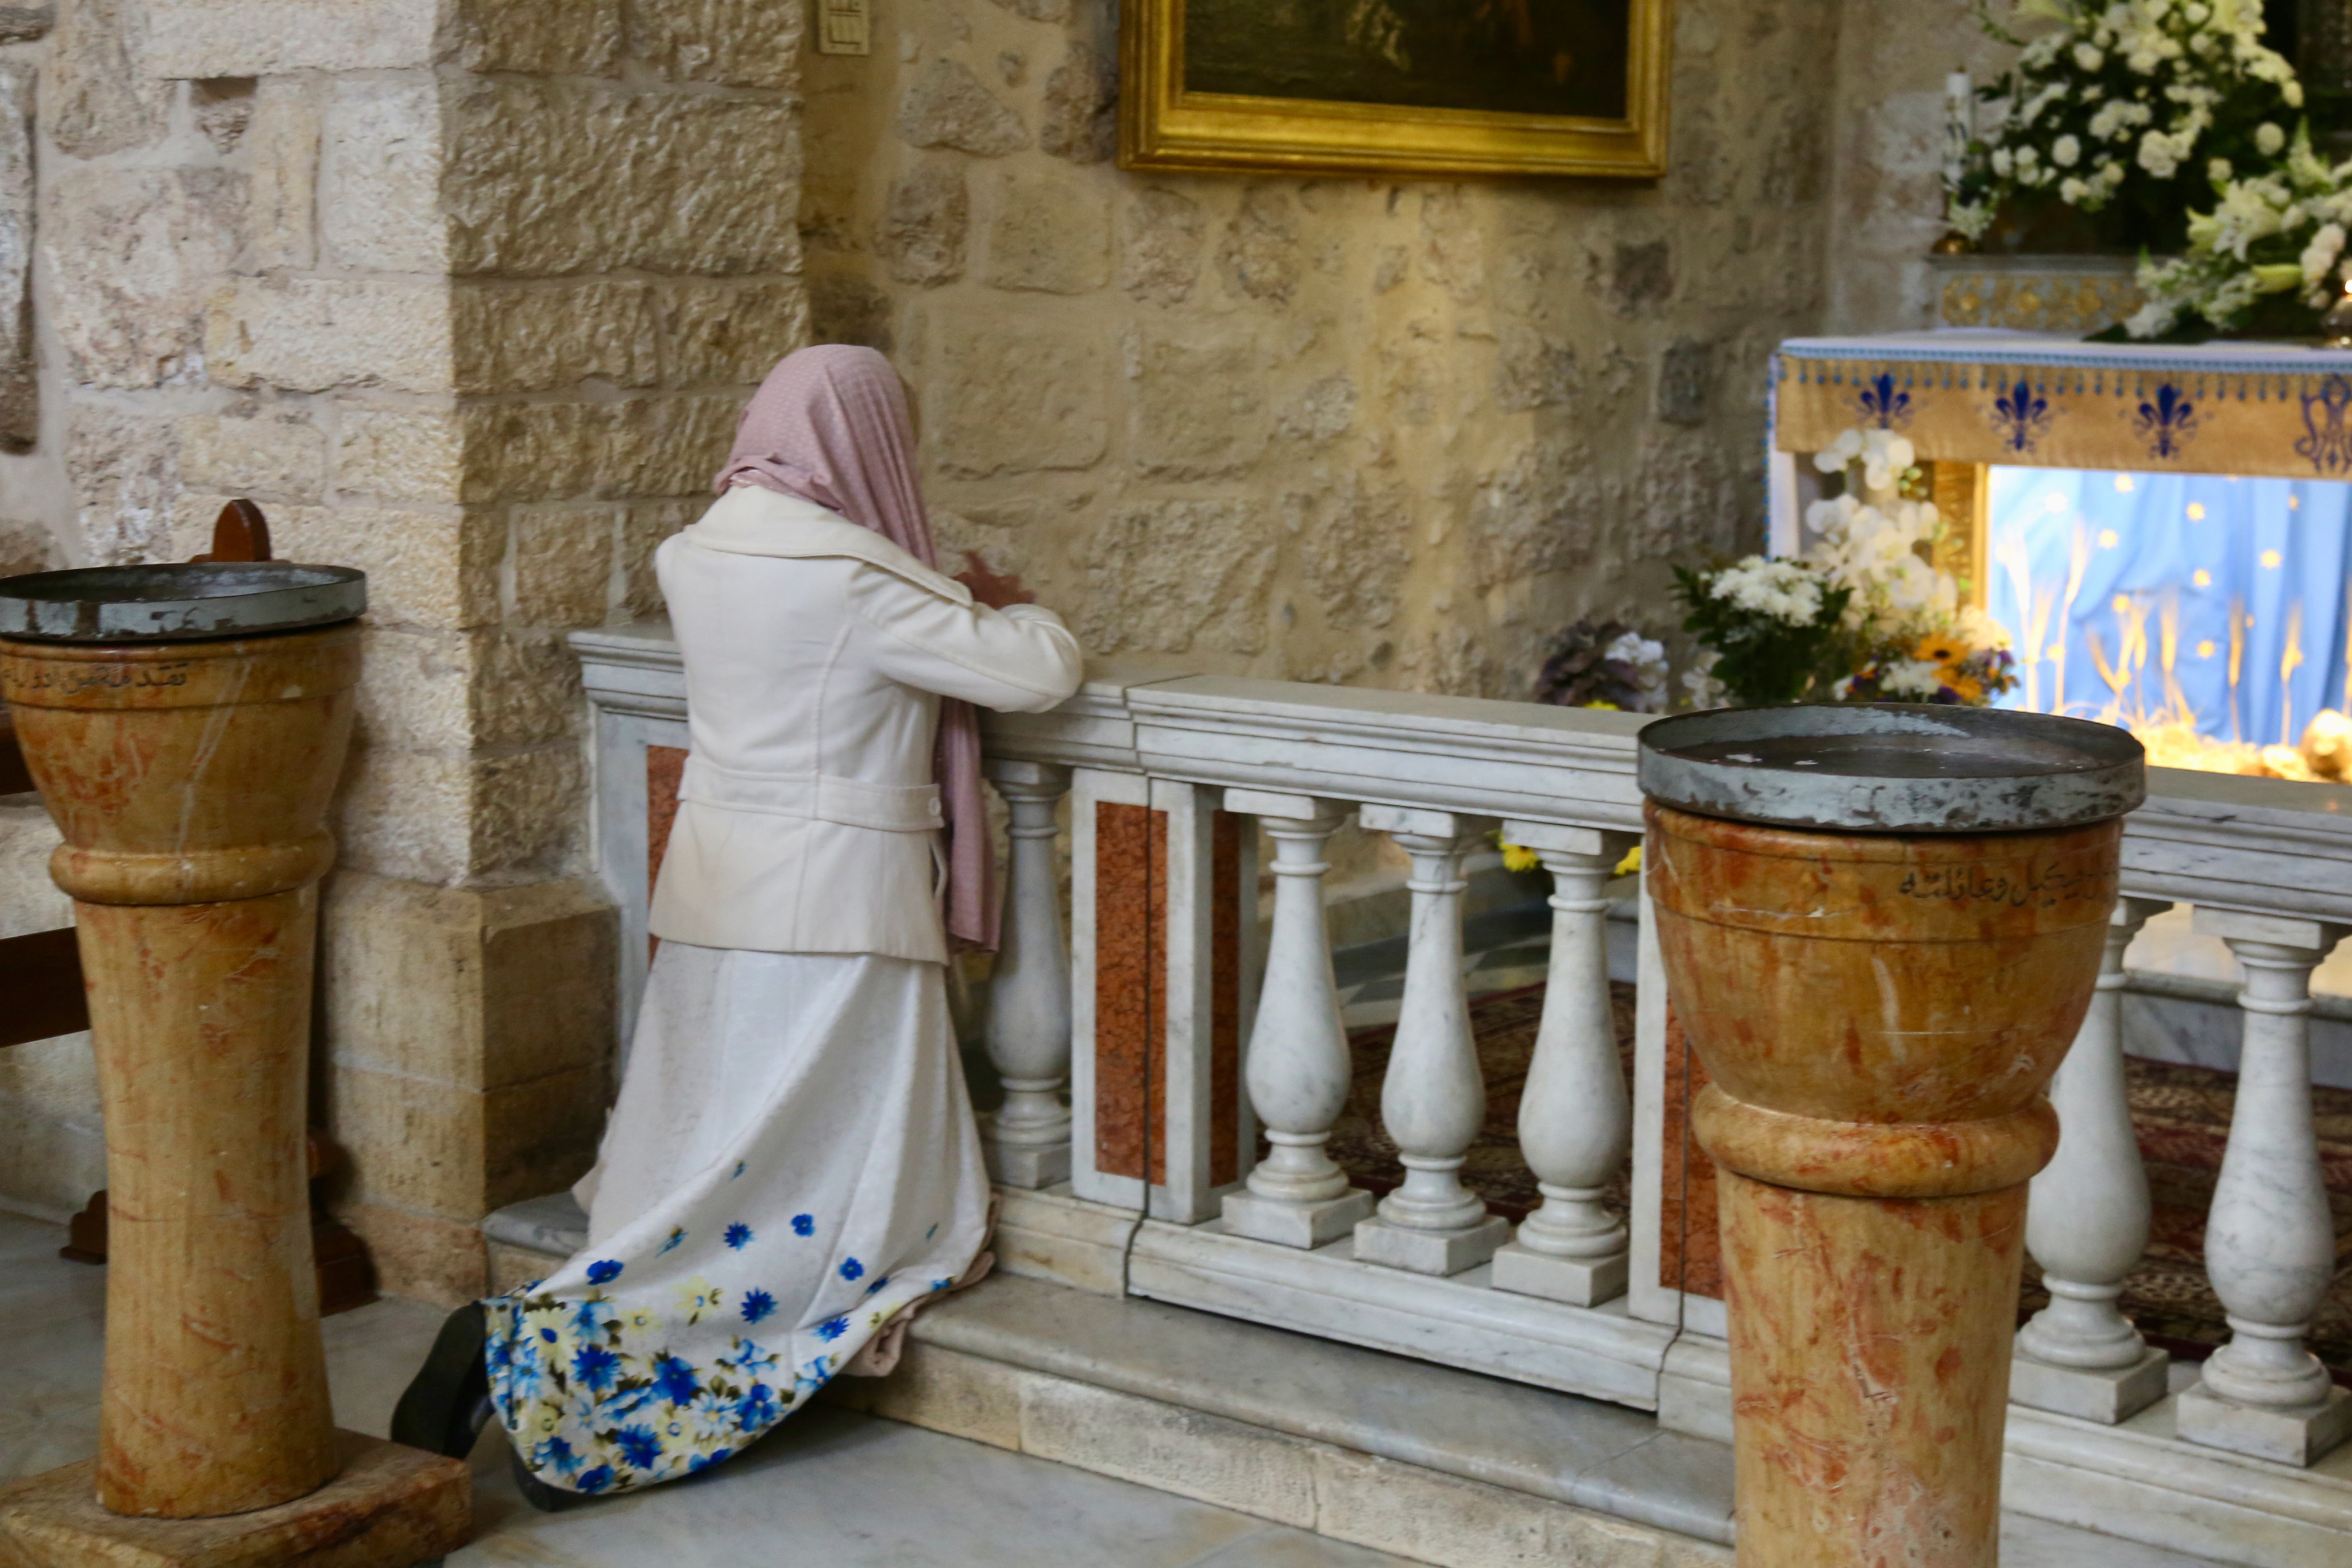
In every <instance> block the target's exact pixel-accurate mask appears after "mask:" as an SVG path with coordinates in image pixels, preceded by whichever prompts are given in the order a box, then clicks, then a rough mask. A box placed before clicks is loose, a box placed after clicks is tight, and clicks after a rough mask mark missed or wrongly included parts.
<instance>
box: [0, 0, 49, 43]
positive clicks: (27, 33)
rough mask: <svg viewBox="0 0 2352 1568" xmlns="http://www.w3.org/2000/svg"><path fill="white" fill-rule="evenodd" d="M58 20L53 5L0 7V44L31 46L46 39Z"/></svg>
mask: <svg viewBox="0 0 2352 1568" xmlns="http://www.w3.org/2000/svg"><path fill="white" fill-rule="evenodd" d="M57 19H58V18H57V10H56V7H55V6H54V5H0V44H29V43H32V42H34V41H36V40H37V39H40V38H46V37H48V36H49V28H50V27H51V26H54V25H55V24H56V22H57Z"/></svg>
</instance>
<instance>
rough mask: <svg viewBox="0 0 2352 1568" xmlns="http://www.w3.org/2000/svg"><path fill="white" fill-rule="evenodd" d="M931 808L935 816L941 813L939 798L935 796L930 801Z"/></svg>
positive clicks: (931, 812)
mask: <svg viewBox="0 0 2352 1568" xmlns="http://www.w3.org/2000/svg"><path fill="white" fill-rule="evenodd" d="M929 810H930V814H931V815H932V816H938V815H939V814H940V803H939V801H938V799H937V798H934V799H933V800H932V801H931V802H930V805H929Z"/></svg>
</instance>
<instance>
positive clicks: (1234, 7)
mask: <svg viewBox="0 0 2352 1568" xmlns="http://www.w3.org/2000/svg"><path fill="white" fill-rule="evenodd" d="M1671 5H1672V0H1126V3H1125V5H1123V6H1122V7H1121V11H1122V16H1121V19H1120V24H1119V32H1120V51H1121V71H1120V75H1121V82H1120V105H1119V163H1120V166H1121V167H1123V168H1129V169H1207V170H1216V169H1229V170H1295V171H1297V172H1300V173H1347V174H1406V175H1422V174H1588V175H1592V174H1597V175H1617V176H1622V177H1625V178H1633V179H1653V178H1655V177H1656V176H1658V175H1659V174H1664V172H1665V158H1666V96H1667V95H1666V52H1667V35H1668V22H1669V16H1668V13H1669V11H1670V9H1671Z"/></svg>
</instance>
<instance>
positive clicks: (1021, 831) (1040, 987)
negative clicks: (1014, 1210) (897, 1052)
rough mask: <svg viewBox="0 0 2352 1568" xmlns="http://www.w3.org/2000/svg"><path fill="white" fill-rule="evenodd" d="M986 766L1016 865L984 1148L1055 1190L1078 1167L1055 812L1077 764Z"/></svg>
mask: <svg viewBox="0 0 2352 1568" xmlns="http://www.w3.org/2000/svg"><path fill="white" fill-rule="evenodd" d="M985 767H986V771H987V773H988V777H989V780H990V782H992V784H995V785H996V791H997V793H998V794H999V795H1003V797H1004V803H1005V805H1007V806H1009V807H1010V808H1011V809H1012V814H1013V823H1012V828H1011V832H1012V838H1013V856H1012V862H1013V863H1012V866H1011V868H1009V870H1008V872H1007V874H1006V877H1005V884H1006V885H1005V893H1004V921H1003V931H1002V933H1001V935H1000V938H999V945H998V948H997V953H996V973H995V976H994V978H993V979H992V981H991V982H990V984H989V992H988V996H989V1009H988V1035H987V1043H988V1059H989V1060H990V1061H991V1062H992V1063H994V1064H995V1067H996V1071H997V1074H998V1076H999V1077H1000V1078H1002V1079H1003V1082H1004V1104H1003V1107H1002V1108H1001V1109H999V1110H997V1111H996V1112H995V1113H994V1114H993V1115H992V1116H989V1117H987V1118H985V1119H984V1120H983V1123H982V1129H981V1131H982V1139H981V1148H982V1153H983V1156H984V1157H985V1158H986V1160H987V1162H988V1173H989V1174H990V1175H991V1176H992V1177H993V1178H994V1179H995V1180H997V1181H999V1182H1002V1183H1003V1184H1005V1185H1006V1186H1008V1187H1047V1186H1051V1185H1053V1184H1055V1182H1059V1181H1065V1180H1066V1179H1067V1178H1068V1176H1069V1174H1070V1112H1069V1110H1068V1109H1067V1108H1066V1106H1064V1105H1063V1104H1062V1101H1061V1098H1060V1094H1059V1092H1058V1091H1059V1090H1060V1089H1061V1087H1062V1084H1063V1082H1064V1080H1066V1079H1067V1078H1068V1077H1069V1073H1070V950H1069V944H1068V943H1067V942H1064V941H1063V940H1062V906H1061V896H1060V890H1059V889H1058V887H1057V886H1056V883H1057V879H1056V877H1055V869H1054V840H1055V837H1056V836H1057V834H1058V832H1059V829H1058V828H1056V827H1055V823H1054V814H1055V806H1056V805H1058V804H1059V803H1060V801H1061V798H1062V796H1063V795H1065V794H1066V793H1067V792H1068V790H1069V787H1070V770H1069V769H1067V768H1064V767H1055V766H1053V765H1051V764H1048V763H1016V762H997V761H990V762H988V763H986V764H985Z"/></svg>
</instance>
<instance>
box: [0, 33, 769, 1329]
mask: <svg viewBox="0 0 2352 1568" xmlns="http://www.w3.org/2000/svg"><path fill="white" fill-rule="evenodd" d="M798 22H799V7H798V6H797V5H776V4H772V3H769V0H628V4H627V5H623V4H622V3H621V0H457V3H456V4H454V5H452V4H440V3H436V0H381V3H377V4H371V5H352V4H348V3H346V0H66V3H65V8H64V10H63V12H62V13H61V15H60V16H59V17H58V25H57V28H56V31H55V33H54V35H53V36H52V37H50V38H49V39H48V40H47V43H46V45H44V46H27V47H32V48H38V49H40V50H42V51H43V52H44V54H45V58H43V59H42V61H41V74H40V79H39V83H38V90H39V93H40V108H39V111H38V114H37V126H38V132H39V141H38V159H39V179H38V195H39V200H38V224H37V241H36V249H37V258H38V261H37V267H36V268H35V272H36V279H35V289H36V307H37V308H36V310H35V320H36V331H37V334H38V338H39V342H38V348H39V350H40V356H39V357H40V360H41V363H42V368H43V376H42V384H41V385H40V387H39V414H38V421H39V425H38V432H37V440H36V441H35V442H34V444H33V449H32V450H31V451H30V452H29V453H26V454H22V455H16V456H11V457H7V458H0V464H5V466H0V480H5V482H6V485H7V491H6V493H7V496H8V506H9V508H10V509H20V510H13V511H12V513H11V515H14V516H15V518H16V522H17V524H18V527H17V530H16V531H17V533H18V534H19V535H22V536H32V537H34V542H35V544H36V545H37V548H38V549H39V550H40V551H41V552H45V553H46V554H47V556H49V557H50V558H51V559H55V560H58V561H59V562H63V561H76V562H101V561H128V560H142V559H173V558H184V557H185V556H186V555H188V554H190V553H193V552H195V551H196V550H197V549H199V548H201V547H202V542H203V541H204V539H205V537H206V536H207V533H208V531H209V528H210V525H211V521H212V517H213V514H214V513H215V511H216V510H218V508H219V506H220V505H221V503H222V501H223V500H224V499H226V498H227V497H230V496H236V495H246V496H251V497H253V498H255V499H257V500H259V501H260V502H261V503H262V504H263V506H264V507H265V509H266V510H268V514H269V516H270V519H271V522H272V526H273V529H274V531H275V533H276V537H277V542H278V552H279V553H280V554H281V555H284V556H289V557H292V558H295V559H302V560H323V561H334V562H339V563H347V564H351V565H355V566H360V567H362V568H364V569H365V570H366V571H367V572H368V574H369V576H370V589H371V612H370V616H369V632H368V642H367V667H366V674H365V677H364V679H363V684H362V692H361V722H360V732H359V740H358V745H357V749H356V750H355V752H354V755H353V758H352V765H351V767H350V769H349V770H348V772H347V774H346V781H345V789H344V794H343V799H342V802H341V808H340V832H341V840H342V860H341V868H340V869H339V871H338V873H337V874H336V876H335V878H334V879H333V880H332V883H331V887H330V889H329V893H328V898H327V902H326V915H325V934H324V952H323V957H322V967H321V973H322V994H323V1006H322V1017H323V1019H324V1036H325V1038H324V1041H323V1052H324V1054H323V1062H324V1065H325V1068H326V1070H325V1071H324V1072H322V1074H321V1081H320V1095H319V1099H320V1107H321V1111H322V1114H323V1115H324V1117H325V1119H326V1121H327V1122H328V1124H329V1127H330V1129H331V1131H332V1132H333V1133H334V1135H335V1136H336V1138H337V1140H338V1141H339V1142H341V1144H342V1145H343V1146H344V1147H345V1148H346V1149H347V1150H348V1151H349V1152H350V1153H351V1156H352V1159H351V1170H350V1173H349V1174H348V1176H347V1178H346V1184H345V1187H344V1190H343V1192H342V1193H341V1204H342V1206H343V1207H344V1209H345V1210H346V1212H347V1214H348V1216H349V1217H350V1218H351V1220H352V1223H353V1224H354V1226H356V1227H357V1228H359V1229H360V1230H361V1231H362V1234H363V1235H365V1236H366V1237H367V1238H368V1240H369V1241H370V1242H371V1244H372V1245H373V1248H374V1251H375V1255H376V1258H377V1263H378V1267H379V1269H380V1271H381V1273H382V1274H383V1279H384V1283H385V1285H386V1286H387V1288H389V1289H395V1290H400V1291H404V1292H407V1293H411V1294H421V1295H427V1296H438V1297H442V1298H445V1299H453V1300H454V1299H456V1298H457V1297H460V1296H463V1295H467V1294H471V1293H473V1292H474V1291H476V1290H477V1289H478V1288H479V1286H480V1279H481V1273H482V1258H481V1244H480V1237H479V1236H478V1234H477V1232H476V1231H475V1229H474V1225H475V1222H476V1221H478V1219H479V1217H480V1216H481V1215H483V1214H484V1213H485V1212H487V1211H488V1209H490V1208H493V1207H496V1206H499V1205H503V1204H506V1203H509V1202H513V1201H515V1200H517V1199H520V1198H523V1197H529V1196H534V1195H537V1194H541V1193H543V1192H546V1191H549V1190H551V1189H552V1188H554V1187H557V1186H559V1185H561V1184H563V1183H564V1182H568V1181H569V1180H571V1179H572V1177H573V1176H574V1175H576V1174H577V1173H579V1171H580V1170H581V1169H583V1167H584V1163H585V1161H586V1159H587V1158H588V1156H589V1154H590V1152H591V1151H592V1149H593V1139H594V1136H595V1134H596V1132H597V1131H598V1129H599V1126H600V1124H601V1121H602V1115H603V1110H604V1104H605V1101H606V1099H607V1096H608V1094H609V1061H610V1056H611V1047H612V1040H611V1023H610V1011H611V1010H610V995H609V989H608V987H609V983H610V975H611V971H612V966H613V962H614V953H613V945H612V944H613V941H614V936H613V921H612V916H611V911H610V910H608V909H607V908H606V907H605V905H604V900H603V898H602V895H601V893H600V892H598V891H597V890H596V889H594V887H593V884H592V882H591V881H590V880H589V879H586V878H585V877H584V875H583V873H585V872H586V870H587V868H588V862H587V857H588V850H587V839H586V826H587V823H586V794H585V784H586V779H585V755H584V751H583V735H582V733H581V727H582V723H583V703H582V702H581V700H580V697H579V691H578V679H577V673H576V668H575V667H574V664H573V661H572V658H570V655H569V654H568V652H567V651H566V649H565V648H564V647H563V644H562V637H563V635H564V634H565V633H566V632H567V631H569V630H571V629H572V628H574V627H578V626H592V625H599V624H603V623H605V622H607V621H615V620H629V619H635V618H637V617H639V616H644V615H646V614H649V613H653V612H654V611H655V610H656V605H657V596H656V592H655V589H654V587H653V584H652V583H651V579H650V571H649V558H650V555H651V552H652V549H653V547H654V545H655V544H656V543H657V542H659V540H660V539H661V538H662V537H663V536H665V535H666V534H667V532H669V531H673V530H675V529H676V528H677V527H678V526H680V525H681V524H682V523H683V522H684V521H687V520H688V518H690V517H691V515H692V513H693V511H694V510H695V509H696V507H697V506H698V498H699V497H701V496H702V495H704V494H705V493H707V486H708V482H709V475H710V473H711V472H712V471H713V469H714V468H715V467H716V464H717V462H718V460H719V458H720V457H721V456H722V455H723V454H724V451H725V448H726V445H727V441H728V437H729V435H730V431H731V428H732V423H733V420H734V417H735V414H736V411H737V409H738V408H739V406H740V403H741V401H742V399H743V397H744V395H746V393H747V391H748V389H749V386H750V384H752V383H754V382H756V380H757V379H758V377H759V376H760V375H761V374H763V373H764V371H765V370H766V368H767V366H768V365H769V364H770V363H772V361H773V360H774V358H775V357H776V356H777V355H778V354H780V353H783V352H786V351H787V350H789V349H791V348H793V347H794V346H796V345H797V344H798V343H799V342H801V341H802V340H803V336H804V332H805V306H804V301H803V293H802V289H801V285H800V280H799V277H798V273H799V238H798V235H797V232H796V221H795V220H796V214H797V210H798V182H799V166H800V145H799V140H798V134H797V121H798V116H799V100H798V96H797V81H796V72H797V63H798V54H799V30H798ZM15 66H16V61H14V60H12V59H10V58H8V57H6V56H0V97H5V93H6V92H7V91H9V90H12V89H11V87H10V84H11V83H13V82H16V81H18V80H19V77H17V76H12V75H10V74H9V70H10V69H11V68H14V67H15ZM0 108H5V104H4V103H0ZM5 132H6V125H5V121H0V289H5V283H6V279H5V264H6V261H7V249H6V247H7V237H8V234H9V233H10V230H9V229H8V226H7V225H8V221H9V214H10V211H11V209H10V207H9V205H8V203H9V200H10V195H9V193H10V190H11V188H12V187H11V186H10V185H9V183H8V178H7V175H6V172H5V171H6V167H7V165H6V163H5V151H6V147H5ZM0 327H5V316H0ZM6 396H7V395H6V383H5V378H0V443H5V437H6V429H7V425H6V417H7V413H8V409H9V407H10V405H9V404H8V403H7V400H6ZM28 514H29V515H28ZM26 525H38V532H37V535H36V533H35V530H34V529H33V528H31V527H28V526H26Z"/></svg>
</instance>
